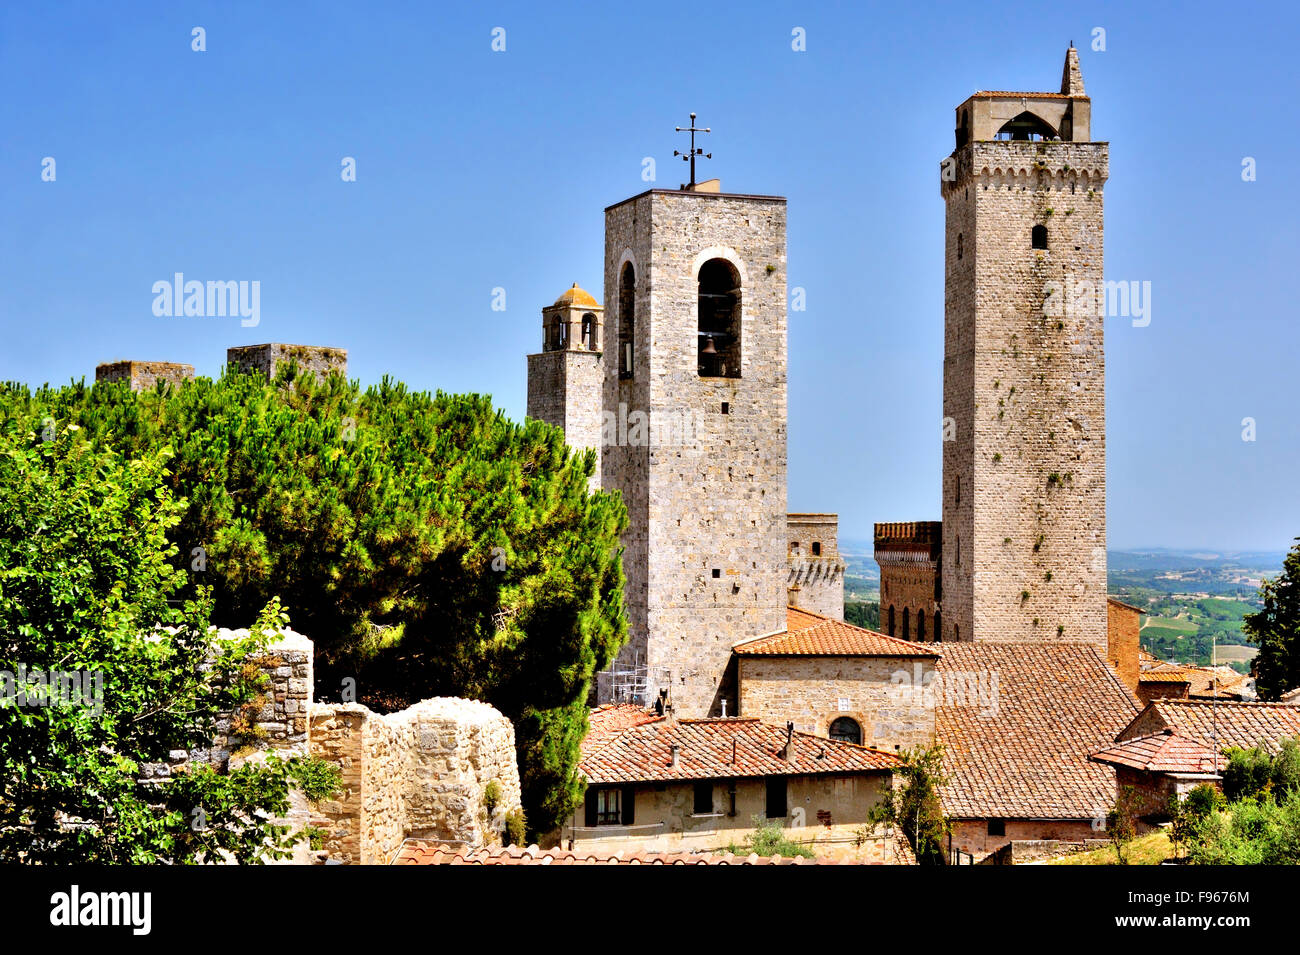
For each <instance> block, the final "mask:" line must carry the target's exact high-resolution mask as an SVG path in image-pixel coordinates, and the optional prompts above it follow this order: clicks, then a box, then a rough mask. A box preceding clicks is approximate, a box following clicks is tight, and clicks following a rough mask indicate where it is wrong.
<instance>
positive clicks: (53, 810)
mask: <svg viewBox="0 0 1300 955" xmlns="http://www.w3.org/2000/svg"><path fill="white" fill-rule="evenodd" d="M41 432H43V433H38V432H34V431H27V430H25V429H24V428H23V427H21V426H20V424H19V422H17V421H16V420H15V419H14V418H13V417H4V418H0V673H2V674H3V684H4V686H3V689H4V693H3V697H4V698H3V700H0V861H5V862H15V861H20V860H21V861H24V862H29V863H33V862H35V863H46V864H50V863H68V862H98V863H149V862H171V863H185V862H195V861H199V860H202V859H204V858H212V857H213V854H214V853H217V852H220V853H223V854H224V855H225V857H226V858H227V859H229V860H230V861H236V862H256V861H263V860H265V859H268V858H270V859H273V858H281V857H283V856H285V855H287V854H288V853H289V851H290V849H291V847H292V845H293V843H294V842H295V841H296V840H297V838H298V834H294V833H290V832H289V830H288V828H287V827H285V826H279V825H275V824H274V823H273V822H272V821H271V818H270V817H271V816H274V815H280V814H283V813H284V812H285V810H286V809H287V808H288V789H289V784H290V781H291V779H293V778H294V775H295V773H298V772H299V771H300V770H301V768H302V767H301V765H300V764H299V763H297V762H286V761H283V760H272V761H269V762H268V764H267V765H266V766H262V767H253V766H248V767H245V768H243V769H241V770H240V771H238V772H235V773H231V774H229V775H219V774H217V773H214V772H212V771H211V769H204V768H195V769H192V770H191V771H189V772H178V773H177V774H175V775H174V777H173V779H172V781H171V782H170V783H167V784H165V785H162V786H159V785H157V784H151V783H147V782H142V781H141V775H142V767H143V766H144V764H146V763H166V762H167V760H168V754H169V752H170V751H172V750H190V749H194V748H201V747H205V746H207V745H208V743H209V741H210V739H211V738H212V729H213V721H214V719H215V717H216V714H217V713H218V711H220V710H221V709H223V708H227V707H229V706H230V705H231V703H232V702H233V701H234V700H235V699H236V698H237V697H238V695H239V693H240V692H241V686H240V681H239V678H238V671H239V667H240V664H241V662H242V661H243V660H244V659H245V658H246V657H247V656H248V655H249V654H252V653H255V652H258V651H259V650H260V649H261V648H263V647H264V646H265V643H266V640H267V637H268V635H269V633H270V631H271V629H273V628H274V626H275V625H276V624H278V623H279V622H280V614H279V610H278V607H277V606H276V605H275V603H274V602H272V603H271V605H270V607H269V608H268V610H267V612H266V613H265V614H263V615H262V617H261V619H260V620H259V623H258V625H257V626H255V627H254V629H253V632H252V635H251V636H250V637H249V638H247V639H246V640H242V641H223V642H222V644H221V647H220V649H221V651H222V652H220V653H218V652H217V648H216V647H215V646H214V640H215V639H216V638H215V635H214V633H213V631H212V630H211V628H210V627H209V624H208V615H209V610H210V598H209V595H208V594H207V593H206V591H203V590H199V591H197V592H196V593H195V595H194V597H193V599H188V600H183V601H182V600H179V599H177V598H178V597H179V595H180V592H181V590H182V588H183V587H184V585H185V580H184V577H183V575H182V574H181V573H180V572H179V571H178V570H177V569H176V568H175V567H174V566H173V565H172V563H171V561H172V559H173V558H174V557H175V555H176V548H175V547H174V546H173V545H171V544H170V543H169V542H168V540H167V533H168V531H169V530H171V529H173V528H174V527H175V526H176V525H177V523H178V521H179V520H180V516H181V514H182V512H183V511H184V502H183V501H181V500H179V499H177V498H176V497H175V496H174V495H173V493H172V492H171V491H170V490H169V489H168V488H167V487H166V483H167V481H168V478H169V474H168V472H167V470H166V468H165V462H166V457H167V454H166V452H165V451H161V450H160V451H154V452H150V453H149V454H146V455H144V456H142V457H140V458H137V459H134V460H126V459H124V458H123V457H121V456H120V455H118V454H116V453H114V452H111V451H102V450H96V449H94V448H92V447H91V446H90V445H88V444H87V443H85V442H83V441H81V440H80V437H79V435H78V433H77V431H76V429H75V427H71V428H68V429H65V430H64V431H62V432H61V433H57V432H54V431H53V430H48V429H45V428H42V429H41ZM47 438H48V440H46V439H47ZM38 673H39V674H40V675H41V678H40V679H39V680H38V679H37V677H36V675H37V674H38ZM51 674H69V675H71V674H77V675H78V677H77V679H78V682H77V684H76V688H75V690H74V689H73V687H72V685H71V684H65V683H64V682H63V681H62V680H56V679H51V678H50V675H51ZM94 674H98V676H93V675H94ZM42 684H43V687H44V688H43V689H42ZM56 687H58V689H56Z"/></svg>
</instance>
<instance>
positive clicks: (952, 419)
mask: <svg viewBox="0 0 1300 955" xmlns="http://www.w3.org/2000/svg"><path fill="white" fill-rule="evenodd" d="M1090 121H1091V101H1090V100H1089V99H1088V97H1087V96H1086V95H1085V94H1084V89H1083V80H1082V77H1081V76H1080V73H1079V66H1078V52H1077V51H1076V50H1074V49H1073V48H1071V49H1070V50H1069V51H1068V52H1067V54H1066V65H1065V75H1064V78H1063V81H1062V85H1061V91H1060V92H1059V93H986V92H981V93H976V94H975V95H974V96H972V97H970V98H969V99H967V100H966V101H965V102H964V103H962V104H961V105H960V106H959V107H957V130H956V138H957V146H956V149H955V150H954V151H953V153H952V155H951V156H949V157H948V159H947V160H945V161H944V163H943V166H942V169H941V191H942V194H943V198H944V202H945V205H946V207H947V230H946V231H947V238H946V248H945V256H944V258H945V276H946V280H945V294H944V304H945V308H944V311H945V319H944V356H945V357H944V387H943V407H944V411H943V413H944V418H945V421H946V422H947V423H949V424H950V426H951V428H952V432H953V433H952V435H951V437H952V440H946V441H944V444H943V485H942V493H943V554H944V560H943V583H942V586H943V595H944V608H943V624H944V634H943V638H944V639H945V640H947V639H952V637H950V635H949V634H950V633H952V634H956V633H958V632H960V635H961V638H962V639H975V640H986V641H1004V642H1007V641H1052V640H1069V641H1080V640H1082V641H1087V642H1090V643H1094V644H1096V645H1097V646H1099V647H1102V648H1105V646H1106V447H1105V426H1106V420H1105V415H1106V402H1105V362H1104V355H1103V348H1102V318H1103V315H1102V311H1103V310H1102V308H1101V307H1100V302H1101V298H1102V294H1103V292H1104V284H1103V278H1102V196H1103V191H1102V190H1103V187H1104V185H1105V183H1106V179H1107V175H1108V152H1109V149H1108V145H1107V144H1106V143H1104V142H1093V141H1092V140H1091V137H1090ZM948 436H949V435H945V437H948Z"/></svg>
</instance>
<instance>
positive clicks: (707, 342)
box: [700, 338, 718, 355]
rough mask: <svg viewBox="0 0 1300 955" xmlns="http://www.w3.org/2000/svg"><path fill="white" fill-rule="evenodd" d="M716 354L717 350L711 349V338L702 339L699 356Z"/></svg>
mask: <svg viewBox="0 0 1300 955" xmlns="http://www.w3.org/2000/svg"><path fill="white" fill-rule="evenodd" d="M717 353H718V350H717V349H716V348H714V347H713V339H712V338H706V339H704V349H703V350H702V351H701V352H700V354H701V355H716V354H717Z"/></svg>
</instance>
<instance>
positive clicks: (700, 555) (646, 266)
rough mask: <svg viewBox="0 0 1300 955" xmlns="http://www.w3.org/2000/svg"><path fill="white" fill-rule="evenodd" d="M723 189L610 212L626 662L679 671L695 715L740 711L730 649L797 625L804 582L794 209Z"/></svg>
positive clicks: (610, 386)
mask: <svg viewBox="0 0 1300 955" xmlns="http://www.w3.org/2000/svg"><path fill="white" fill-rule="evenodd" d="M708 188H716V185H714V184H712V183H709V184H701V186H695V187H684V188H683V189H681V190H665V189H652V190H650V191H649V192H645V193H642V194H641V195H638V196H634V197H632V198H630V199H626V200H624V201H623V202H620V203H618V204H616V205H613V206H610V207H609V208H608V209H606V210H605V301H606V302H607V303H611V304H610V327H609V330H608V334H609V335H610V349H609V356H610V357H609V360H608V361H607V362H606V363H605V410H606V412H608V413H611V414H612V415H613V416H614V417H615V418H616V420H617V421H618V434H617V435H613V434H609V435H606V443H605V447H604V448H603V449H602V450H603V453H602V473H603V481H602V486H603V487H604V488H605V489H606V490H615V489H617V490H619V491H620V492H621V493H622V495H623V500H624V502H625V503H626V505H627V508H628V516H629V521H630V526H629V529H628V531H627V533H626V535H625V537H624V545H625V551H624V555H623V567H624V571H625V572H626V574H627V590H626V609H627V615H628V624H629V631H630V640H629V643H628V646H627V647H625V648H624V652H623V656H622V657H621V658H620V659H621V662H624V663H627V662H637V663H642V664H648V665H649V666H650V667H651V668H652V670H653V671H654V672H655V673H657V674H663V675H664V679H665V681H666V682H668V684H669V685H670V686H671V691H672V700H673V703H674V706H675V708H676V712H677V714H678V715H681V716H707V715H710V714H718V713H720V712H721V710H722V705H723V701H724V700H726V701H727V703H726V706H727V712H728V713H734V712H735V693H734V688H733V686H732V684H733V682H734V680H733V678H732V674H730V673H729V672H728V664H729V661H730V659H731V647H732V645H733V644H734V643H736V642H738V641H739V640H742V639H747V638H751V637H754V636H756V635H758V634H763V633H771V632H774V631H778V630H782V629H784V628H785V607H786V578H787V572H788V567H787V557H786V542H785V535H786V511H785V507H786V271H785V268H786V244H785V243H786V205H785V200H784V199H782V198H779V197H776V196H748V195H733V194H727V193H722V192H716V191H704V190H705V189H708ZM611 430H612V429H611ZM654 689H655V688H654V687H651V691H652V692H653V690H654Z"/></svg>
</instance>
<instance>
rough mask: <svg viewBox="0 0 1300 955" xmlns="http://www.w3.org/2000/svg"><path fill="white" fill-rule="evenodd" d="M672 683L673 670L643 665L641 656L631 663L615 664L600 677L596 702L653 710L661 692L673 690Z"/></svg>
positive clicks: (600, 673)
mask: <svg viewBox="0 0 1300 955" xmlns="http://www.w3.org/2000/svg"><path fill="white" fill-rule="evenodd" d="M671 681H672V671H671V670H669V669H668V668H667V667H663V666H651V665H650V664H648V663H643V662H642V661H641V657H640V654H637V655H636V656H635V657H633V659H632V661H631V662H630V663H627V662H623V661H619V660H615V661H614V663H613V664H611V665H610V668H609V669H608V670H601V671H600V672H599V673H597V674H596V700H597V702H599V703H635V704H636V705H637V706H650V705H651V704H652V703H654V701H655V700H656V699H657V698H658V696H659V690H660V689H661V688H664V687H668V686H670V685H671Z"/></svg>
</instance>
